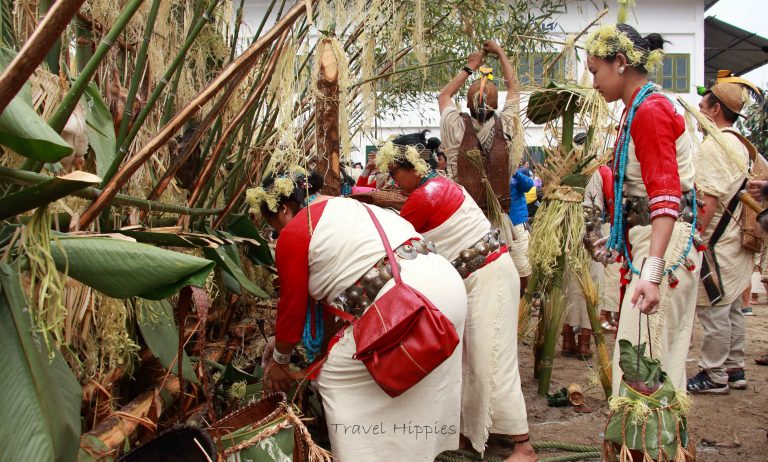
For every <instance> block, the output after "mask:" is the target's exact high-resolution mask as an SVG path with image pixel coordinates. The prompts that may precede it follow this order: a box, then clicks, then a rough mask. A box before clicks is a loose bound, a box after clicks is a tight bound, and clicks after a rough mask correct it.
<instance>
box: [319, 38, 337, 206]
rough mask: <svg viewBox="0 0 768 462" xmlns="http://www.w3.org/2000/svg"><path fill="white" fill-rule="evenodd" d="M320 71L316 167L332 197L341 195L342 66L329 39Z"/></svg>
mask: <svg viewBox="0 0 768 462" xmlns="http://www.w3.org/2000/svg"><path fill="white" fill-rule="evenodd" d="M316 59H318V60H319V61H320V65H319V67H320V71H319V75H318V78H317V82H316V83H314V84H315V85H317V90H318V92H319V93H320V94H319V96H318V97H317V98H316V103H315V114H317V120H318V122H319V123H320V124H322V126H321V127H320V129H319V130H315V146H316V147H317V153H316V156H315V159H316V160H317V170H318V171H319V172H320V174H321V175H323V176H324V177H325V183H324V185H323V189H322V193H323V194H326V195H329V196H338V195H340V194H341V172H340V168H341V166H340V165H339V151H340V149H341V146H340V144H339V143H340V142H339V67H338V63H337V62H336V56H334V54H333V45H332V42H331V40H330V39H323V40H322V41H321V42H320V48H319V50H318V56H317V57H316Z"/></svg>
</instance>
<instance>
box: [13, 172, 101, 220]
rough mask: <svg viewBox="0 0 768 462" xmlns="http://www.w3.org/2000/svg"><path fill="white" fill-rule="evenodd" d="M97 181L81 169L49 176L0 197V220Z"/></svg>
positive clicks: (67, 194) (47, 202)
mask: <svg viewBox="0 0 768 462" xmlns="http://www.w3.org/2000/svg"><path fill="white" fill-rule="evenodd" d="M99 183H101V178H99V177H97V176H96V175H92V174H90V173H87V172H81V171H74V172H72V173H70V174H67V175H64V176H61V177H57V178H51V179H50V180H48V181H44V182H42V183H39V184H36V185H35V186H31V187H29V188H26V189H22V190H21V191H19V192H17V193H14V194H11V195H10V196H5V197H3V198H0V220H5V219H7V218H10V217H14V216H16V215H18V214H20V213H23V212H26V211H27V210H32V209H35V208H38V207H41V206H43V205H47V204H49V203H51V202H53V201H56V200H58V199H61V198H62V197H67V196H69V195H70V194H72V193H74V192H76V191H80V190H81V189H84V188H87V187H88V186H92V185H95V184H99Z"/></svg>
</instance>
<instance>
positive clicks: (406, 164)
mask: <svg viewBox="0 0 768 462" xmlns="http://www.w3.org/2000/svg"><path fill="white" fill-rule="evenodd" d="M427 133H429V130H422V131H421V132H416V133H408V134H405V135H400V136H398V137H397V138H395V139H393V140H392V143H393V144H394V145H395V146H403V147H405V146H413V147H415V148H416V149H418V150H420V151H421V150H424V149H427V150H429V151H430V155H429V158H427V159H425V161H426V162H427V164H428V165H429V167H430V168H432V169H435V168H437V149H438V148H439V147H440V138H435V137H432V138H429V139H427ZM395 164H396V165H397V166H398V167H400V168H405V169H414V168H416V167H415V166H414V165H413V164H412V163H411V162H410V161H408V159H405V158H402V159H399V160H397V161H396V162H395Z"/></svg>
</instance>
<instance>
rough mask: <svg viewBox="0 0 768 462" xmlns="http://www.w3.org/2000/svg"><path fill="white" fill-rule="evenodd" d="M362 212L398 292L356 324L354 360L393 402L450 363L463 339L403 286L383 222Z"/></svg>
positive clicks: (434, 309) (426, 302)
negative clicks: (376, 234)
mask: <svg viewBox="0 0 768 462" xmlns="http://www.w3.org/2000/svg"><path fill="white" fill-rule="evenodd" d="M364 207H365V208H366V210H367V211H368V214H369V215H370V216H371V219H372V220H373V223H374V225H376V230H377V231H378V232H379V236H381V242H382V243H383V244H384V249H385V250H386V251H387V257H388V258H389V261H390V262H392V264H391V265H390V266H391V267H392V276H393V278H394V280H395V286H394V287H392V288H391V289H390V290H389V291H387V293H385V294H384V295H383V296H382V297H381V298H379V299H378V300H376V301H375V302H374V303H373V304H372V305H371V306H370V307H369V308H368V310H367V311H366V312H365V313H364V314H363V315H362V316H361V317H360V318H358V319H357V320H355V321H354V323H353V324H354V327H353V333H354V336H355V342H356V343H357V353H356V354H355V358H356V359H359V360H360V361H362V362H363V364H365V367H366V368H367V369H368V372H370V374H371V377H373V380H375V381H376V383H378V384H379V386H380V387H381V388H382V389H383V390H384V391H385V392H386V393H387V394H388V395H389V396H391V397H393V398H394V397H396V396H400V395H401V394H402V393H404V392H405V391H406V390H408V389H409V388H411V387H412V386H414V385H416V384H417V383H419V382H420V381H421V379H423V378H424V377H426V376H427V375H428V374H429V373H430V372H432V371H433V370H434V369H435V368H436V367H437V366H439V365H440V364H442V363H443V362H444V361H445V360H446V359H448V358H449V357H450V356H451V355H452V354H453V352H454V350H455V349H456V346H458V344H459V336H458V334H457V333H456V328H455V327H454V326H453V323H452V322H451V321H450V320H449V319H448V318H447V317H445V315H444V314H443V313H441V312H440V310H439V309H437V307H435V305H433V304H432V302H430V301H429V299H428V298H427V297H425V296H424V295H423V294H421V293H420V292H419V291H417V290H416V289H414V288H413V287H411V286H409V285H408V284H406V283H404V282H403V281H402V279H401V278H400V270H399V268H398V265H397V264H395V262H396V260H395V255H394V253H393V252H392V248H391V246H390V245H389V240H388V239H387V236H386V234H384V230H383V229H382V228H381V224H380V223H379V220H378V219H376V215H374V213H373V212H372V211H371V209H370V208H368V207H367V206H364Z"/></svg>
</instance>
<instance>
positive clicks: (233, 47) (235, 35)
mask: <svg viewBox="0 0 768 462" xmlns="http://www.w3.org/2000/svg"><path fill="white" fill-rule="evenodd" d="M272 3H273V4H274V0H273V1H272ZM244 6H245V0H240V6H239V7H238V8H237V12H236V13H235V30H234V31H233V32H232V41H231V42H230V44H229V60H230V61H232V60H233V59H235V53H237V40H238V39H239V38H240V25H241V24H242V23H243V7H244ZM267 14H269V13H267Z"/></svg>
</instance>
